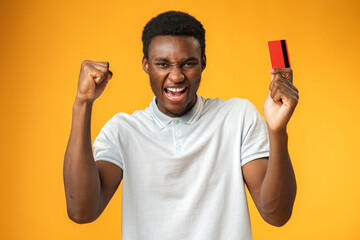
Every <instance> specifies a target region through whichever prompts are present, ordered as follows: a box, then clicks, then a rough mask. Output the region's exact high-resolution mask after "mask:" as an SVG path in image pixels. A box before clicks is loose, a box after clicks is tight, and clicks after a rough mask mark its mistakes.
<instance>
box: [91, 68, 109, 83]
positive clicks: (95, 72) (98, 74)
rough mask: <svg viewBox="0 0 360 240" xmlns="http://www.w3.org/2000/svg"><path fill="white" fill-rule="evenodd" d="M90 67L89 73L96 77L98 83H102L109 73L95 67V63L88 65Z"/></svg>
mask: <svg viewBox="0 0 360 240" xmlns="http://www.w3.org/2000/svg"><path fill="white" fill-rule="evenodd" d="M88 68H89V75H90V76H91V77H92V78H93V79H94V81H95V83H96V84H100V83H101V82H102V81H103V80H104V78H105V77H106V75H107V73H104V72H102V71H100V69H98V68H96V67H94V66H93V65H88Z"/></svg>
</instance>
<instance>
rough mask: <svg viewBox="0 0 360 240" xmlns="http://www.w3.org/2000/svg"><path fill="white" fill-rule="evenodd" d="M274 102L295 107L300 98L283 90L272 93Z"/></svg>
mask: <svg viewBox="0 0 360 240" xmlns="http://www.w3.org/2000/svg"><path fill="white" fill-rule="evenodd" d="M270 95H271V96H272V99H273V101H274V102H275V103H276V104H278V105H279V104H280V103H281V104H286V105H295V106H296V104H297V102H298V100H299V98H298V96H296V95H293V94H291V93H289V92H284V91H282V90H281V89H278V90H277V91H276V92H273V93H271V92H270Z"/></svg>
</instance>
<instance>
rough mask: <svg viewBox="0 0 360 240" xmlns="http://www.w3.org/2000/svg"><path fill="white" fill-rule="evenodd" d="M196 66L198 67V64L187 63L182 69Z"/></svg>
mask: <svg viewBox="0 0 360 240" xmlns="http://www.w3.org/2000/svg"><path fill="white" fill-rule="evenodd" d="M196 65H198V63H197V62H187V63H184V65H183V66H184V67H187V68H191V67H194V66H196Z"/></svg>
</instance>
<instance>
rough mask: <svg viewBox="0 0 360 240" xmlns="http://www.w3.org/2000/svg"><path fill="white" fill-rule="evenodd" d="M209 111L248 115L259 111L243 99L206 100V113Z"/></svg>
mask: <svg viewBox="0 0 360 240" xmlns="http://www.w3.org/2000/svg"><path fill="white" fill-rule="evenodd" d="M207 111H221V112H229V113H230V112H236V113H248V112H253V111H257V109H256V107H255V106H254V105H253V104H252V103H251V102H250V101H249V100H247V99H243V98H230V99H228V100H222V99H220V98H215V99H212V98H207V99H204V112H207Z"/></svg>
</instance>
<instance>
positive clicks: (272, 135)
mask: <svg viewBox="0 0 360 240" xmlns="http://www.w3.org/2000/svg"><path fill="white" fill-rule="evenodd" d="M270 73H271V84H270V91H269V94H268V96H267V99H266V101H265V104H264V116H265V120H266V124H267V126H268V130H269V139H270V155H269V159H268V160H267V159H258V160H256V161H252V162H250V163H247V164H245V165H244V166H243V174H244V179H245V182H246V184H247V186H248V189H249V192H250V194H251V196H252V198H253V200H254V202H255V205H256V207H257V209H258V211H259V213H260V214H261V216H262V217H263V219H264V220H265V221H266V222H268V223H270V224H272V225H274V226H282V225H284V224H285V223H286V222H287V221H288V220H289V219H290V217H291V213H292V209H293V205H294V201H295V196H296V180H295V174H294V171H293V167H292V164H291V160H290V155H289V152H288V147H287V146H288V135H287V131H286V127H287V124H288V122H289V120H290V118H291V116H292V114H293V112H294V110H295V107H296V105H297V102H298V99H299V94H298V90H297V89H296V87H295V86H294V85H293V84H292V79H293V73H292V70H291V69H289V68H278V69H272V70H270Z"/></svg>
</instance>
